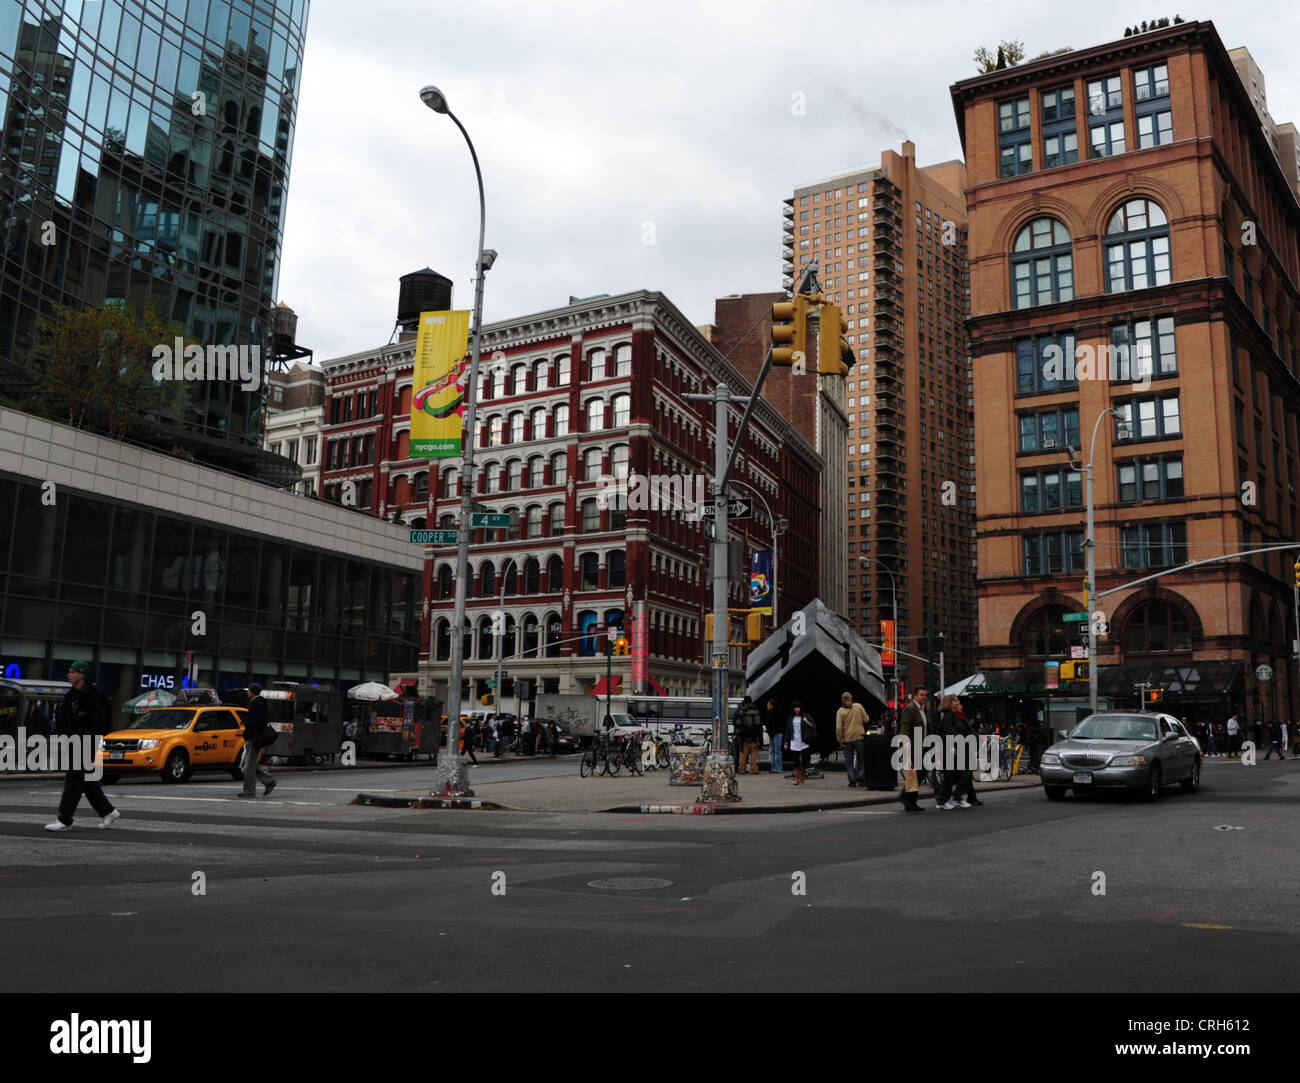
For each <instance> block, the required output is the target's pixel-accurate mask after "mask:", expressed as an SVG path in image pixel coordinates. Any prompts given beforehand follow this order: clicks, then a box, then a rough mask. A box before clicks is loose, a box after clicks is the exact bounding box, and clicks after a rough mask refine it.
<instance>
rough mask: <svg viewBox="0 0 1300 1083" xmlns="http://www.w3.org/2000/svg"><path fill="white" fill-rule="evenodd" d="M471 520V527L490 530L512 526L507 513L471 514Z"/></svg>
mask: <svg viewBox="0 0 1300 1083" xmlns="http://www.w3.org/2000/svg"><path fill="white" fill-rule="evenodd" d="M469 519H470V526H472V527H487V528H488V529H489V530H501V529H504V528H506V527H508V526H509V525H510V516H509V515H507V514H506V513H505V512H490V511H476V512H471V513H470V517H469Z"/></svg>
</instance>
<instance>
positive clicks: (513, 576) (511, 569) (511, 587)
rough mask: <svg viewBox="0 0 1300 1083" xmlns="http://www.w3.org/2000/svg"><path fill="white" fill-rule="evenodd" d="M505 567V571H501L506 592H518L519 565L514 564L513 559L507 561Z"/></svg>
mask: <svg viewBox="0 0 1300 1083" xmlns="http://www.w3.org/2000/svg"><path fill="white" fill-rule="evenodd" d="M505 569H506V570H505V572H504V573H502V578H503V579H504V581H505V588H506V593H507V594H518V593H519V565H518V564H516V563H515V561H513V560H511V561H507V562H506V565H505Z"/></svg>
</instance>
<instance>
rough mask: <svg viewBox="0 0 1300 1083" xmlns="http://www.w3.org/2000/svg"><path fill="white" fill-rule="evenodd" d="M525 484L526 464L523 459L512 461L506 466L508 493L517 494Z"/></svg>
mask: <svg viewBox="0 0 1300 1083" xmlns="http://www.w3.org/2000/svg"><path fill="white" fill-rule="evenodd" d="M523 484H524V463H523V460H522V459H511V460H510V461H509V462H508V463H507V464H506V491H507V492H511V493H517V492H519V490H520V489H521V488H523Z"/></svg>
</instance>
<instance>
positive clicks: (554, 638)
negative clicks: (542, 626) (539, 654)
mask: <svg viewBox="0 0 1300 1083" xmlns="http://www.w3.org/2000/svg"><path fill="white" fill-rule="evenodd" d="M563 638H564V625H563V624H562V623H561V621H560V614H558V613H547V614H546V657H547V658H559V657H560V647H561V643H560V640H561V639H563Z"/></svg>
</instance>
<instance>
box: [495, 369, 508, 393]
mask: <svg viewBox="0 0 1300 1083" xmlns="http://www.w3.org/2000/svg"><path fill="white" fill-rule="evenodd" d="M505 393H506V367H505V366H504V365H497V366H496V368H494V369H493V370H492V397H493V398H494V399H499V398H501V397H502V396H503V395H504V394H505Z"/></svg>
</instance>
